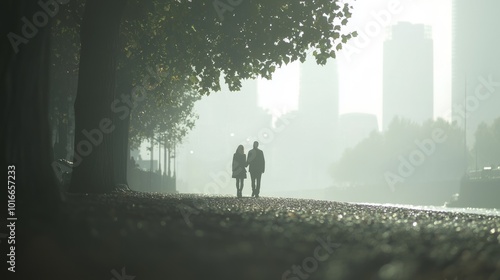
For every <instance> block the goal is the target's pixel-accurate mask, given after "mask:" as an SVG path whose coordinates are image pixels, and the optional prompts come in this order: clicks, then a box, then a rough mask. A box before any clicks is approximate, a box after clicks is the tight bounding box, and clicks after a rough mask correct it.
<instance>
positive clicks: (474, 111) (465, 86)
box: [452, 0, 500, 146]
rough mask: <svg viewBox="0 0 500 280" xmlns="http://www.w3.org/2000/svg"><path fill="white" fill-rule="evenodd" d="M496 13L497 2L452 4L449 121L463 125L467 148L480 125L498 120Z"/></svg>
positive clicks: (499, 47) (499, 41)
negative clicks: (465, 130)
mask: <svg viewBox="0 0 500 280" xmlns="http://www.w3.org/2000/svg"><path fill="white" fill-rule="evenodd" d="M499 11H500V1H498V0H475V1H469V0H453V39H452V40H453V52H452V55H453V57H452V59H453V63H452V67H453V70H452V71H453V76H452V120H453V121H454V122H456V124H457V125H459V126H460V127H462V128H463V127H465V124H466V125H467V135H468V137H467V138H468V139H467V142H468V144H469V146H470V145H471V144H472V143H473V140H474V133H475V131H476V129H477V126H478V125H479V124H480V123H481V122H486V123H491V122H492V121H493V120H494V119H495V118H498V117H500V87H499V86H498V83H500V34H499V33H498V27H499V26H500V17H499V16H498V13H499ZM465 101H466V102H465ZM464 103H465V105H464ZM466 112H467V118H466V117H465V116H466V115H465V113H466Z"/></svg>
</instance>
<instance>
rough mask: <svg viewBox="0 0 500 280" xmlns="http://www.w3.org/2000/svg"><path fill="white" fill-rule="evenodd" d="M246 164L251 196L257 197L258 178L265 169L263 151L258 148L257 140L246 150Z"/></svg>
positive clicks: (258, 191) (258, 189) (258, 188)
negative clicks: (250, 184)
mask: <svg viewBox="0 0 500 280" xmlns="http://www.w3.org/2000/svg"><path fill="white" fill-rule="evenodd" d="M247 164H248V166H249V168H248V171H249V172H250V179H251V180H252V197H259V193H260V178H261V177H262V173H264V171H265V170H266V161H265V160H264V153H263V152H262V150H259V142H257V141H255V142H253V149H251V150H250V151H248V156H247Z"/></svg>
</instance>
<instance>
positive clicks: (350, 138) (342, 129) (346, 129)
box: [338, 113, 379, 151]
mask: <svg viewBox="0 0 500 280" xmlns="http://www.w3.org/2000/svg"><path fill="white" fill-rule="evenodd" d="M378 130H379V129H378V122H377V116H375V115H373V114H365V113H349V114H342V115H340V117H339V136H338V138H339V145H340V148H341V150H342V151H345V149H347V148H353V147H354V146H356V145H357V144H358V143H359V142H361V141H362V140H363V139H365V138H367V137H369V136H370V133H372V132H373V131H378Z"/></svg>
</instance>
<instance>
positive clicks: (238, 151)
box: [236, 145, 245, 154]
mask: <svg viewBox="0 0 500 280" xmlns="http://www.w3.org/2000/svg"><path fill="white" fill-rule="evenodd" d="M236 153H237V154H245V148H243V145H239V146H238V148H236Z"/></svg>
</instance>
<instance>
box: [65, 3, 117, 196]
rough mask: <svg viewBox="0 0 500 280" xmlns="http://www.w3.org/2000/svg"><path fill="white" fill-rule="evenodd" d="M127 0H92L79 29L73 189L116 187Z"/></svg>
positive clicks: (84, 190)
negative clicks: (116, 108) (119, 70)
mask: <svg viewBox="0 0 500 280" xmlns="http://www.w3.org/2000/svg"><path fill="white" fill-rule="evenodd" d="M125 5H126V1H125V0H108V1H99V0H88V1H87V3H86V7H85V14H84V19H83V23H82V29H81V33H80V39H81V53H80V71H79V78H78V91H77V97H76V100H75V149H74V151H75V152H74V160H73V161H74V164H75V166H74V169H73V175H72V181H71V186H70V191H71V192H93V193H103V192H109V191H112V190H114V187H115V177H114V175H115V172H114V171H115V169H114V165H113V164H114V160H113V159H114V157H113V151H114V150H113V132H114V131H115V130H116V127H117V125H116V124H115V123H113V120H114V116H113V112H112V111H111V105H112V103H113V101H114V100H115V99H117V97H115V80H116V76H115V74H116V57H117V46H118V37H119V30H120V21H121V18H122V13H123V9H124V7H125Z"/></svg>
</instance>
